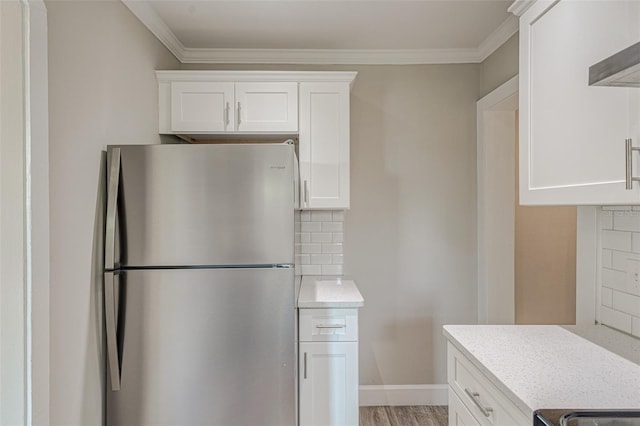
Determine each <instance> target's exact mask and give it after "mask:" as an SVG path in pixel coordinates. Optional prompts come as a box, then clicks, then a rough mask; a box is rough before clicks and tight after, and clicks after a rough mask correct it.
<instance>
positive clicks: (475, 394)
mask: <svg viewBox="0 0 640 426" xmlns="http://www.w3.org/2000/svg"><path fill="white" fill-rule="evenodd" d="M464 392H465V393H466V394H467V395H468V396H469V398H471V400H472V401H473V403H474V404H476V406H477V407H478V408H479V409H480V411H482V414H484V416H485V417H489V416H490V415H491V413H492V412H493V408H491V407H485V406H483V405H482V403H480V398H479V397H480V394H479V393H478V392H471V391H470V390H469V389H467V388H464Z"/></svg>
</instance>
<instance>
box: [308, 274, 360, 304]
mask: <svg viewBox="0 0 640 426" xmlns="http://www.w3.org/2000/svg"><path fill="white" fill-rule="evenodd" d="M362 306H364V299H363V298H362V295H361V294H360V291H358V287H356V283H355V282H354V281H353V280H349V279H344V278H343V277H339V276H327V275H324V276H303V277H302V285H301V286H300V294H299V295H298V308H359V307H362Z"/></svg>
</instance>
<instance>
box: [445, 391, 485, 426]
mask: <svg viewBox="0 0 640 426" xmlns="http://www.w3.org/2000/svg"><path fill="white" fill-rule="evenodd" d="M449 426H480V423H478V421H477V420H476V419H475V418H474V417H473V416H472V415H471V413H470V412H469V410H468V409H467V407H465V405H464V404H463V403H462V401H460V398H458V395H456V393H455V392H454V391H453V389H451V386H449Z"/></svg>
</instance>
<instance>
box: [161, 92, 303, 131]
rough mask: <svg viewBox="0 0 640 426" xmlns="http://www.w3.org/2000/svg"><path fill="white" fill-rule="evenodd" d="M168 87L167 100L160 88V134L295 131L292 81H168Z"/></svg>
mask: <svg viewBox="0 0 640 426" xmlns="http://www.w3.org/2000/svg"><path fill="white" fill-rule="evenodd" d="M168 87H169V90H168V95H169V99H168V100H167V99H166V94H165V96H164V97H163V93H162V92H163V89H164V90H165V91H167V88H163V85H162V84H161V86H160V104H161V105H160V112H161V115H160V132H161V133H196V134H197V133H226V132H239V133H255V132H266V133H296V132H297V131H298V83H296V82H238V83H235V82H220V81H171V82H169V83H168ZM163 101H164V102H166V105H165V106H164V108H165V109H166V110H167V111H163V105H162V103H163ZM167 101H168V102H167ZM167 113H168V116H169V117H170V120H169V122H168V123H166V122H165V123H163V119H164V118H165V117H167Z"/></svg>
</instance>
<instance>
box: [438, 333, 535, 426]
mask: <svg viewBox="0 0 640 426" xmlns="http://www.w3.org/2000/svg"><path fill="white" fill-rule="evenodd" d="M447 354H448V355H447V370H448V371H447V376H448V381H449V386H450V387H451V389H452V390H453V391H454V392H455V393H456V395H457V396H458V398H460V401H462V403H463V404H464V405H465V407H467V409H468V410H469V412H470V413H471V414H472V415H473V417H475V419H476V420H478V423H479V424H481V425H489V426H490V425H496V426H503V425H504V426H514V425H530V424H531V423H532V421H533V420H532V419H530V418H528V417H527V416H525V415H524V413H522V412H521V411H520V410H519V409H518V408H517V407H516V406H515V405H514V404H513V403H512V402H511V401H509V400H508V399H507V397H506V396H505V395H504V394H503V393H502V392H501V391H500V390H499V389H498V388H497V387H495V386H494V385H493V384H492V383H491V382H489V380H488V379H487V378H486V377H485V376H484V375H483V374H482V373H481V372H480V370H478V369H477V368H476V367H475V366H474V365H473V364H472V363H471V362H470V361H469V360H468V359H467V358H466V357H465V356H464V355H463V354H462V353H461V352H460V351H458V350H457V349H456V348H455V347H454V346H453V345H452V344H451V343H448V345H447Z"/></svg>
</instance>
